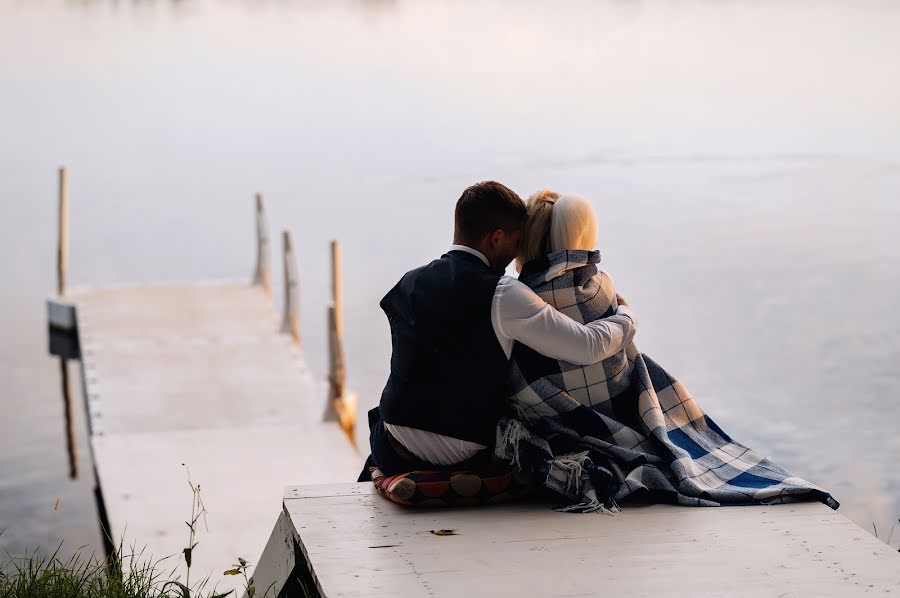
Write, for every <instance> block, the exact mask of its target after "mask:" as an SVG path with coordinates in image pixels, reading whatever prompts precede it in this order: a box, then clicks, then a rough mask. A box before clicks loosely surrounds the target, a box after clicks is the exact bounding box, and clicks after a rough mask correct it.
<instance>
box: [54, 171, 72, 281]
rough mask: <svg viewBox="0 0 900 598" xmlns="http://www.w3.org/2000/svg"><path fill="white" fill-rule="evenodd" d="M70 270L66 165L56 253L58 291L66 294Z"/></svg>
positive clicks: (60, 196) (60, 181)
mask: <svg viewBox="0 0 900 598" xmlns="http://www.w3.org/2000/svg"><path fill="white" fill-rule="evenodd" d="M68 271H69V176H68V172H67V170H66V167H65V166H63V167H61V168H60V169H59V247H58V249H57V253H56V283H57V286H56V292H57V294H58V295H59V296H60V297H64V296H65V294H66V277H67V275H68Z"/></svg>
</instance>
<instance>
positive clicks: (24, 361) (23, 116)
mask: <svg viewBox="0 0 900 598" xmlns="http://www.w3.org/2000/svg"><path fill="white" fill-rule="evenodd" d="M898 30H900V5H898V4H897V3H894V2H852V3H850V2H841V3H838V2H827V1H823V2H816V3H812V2H808V3H799V2H798V3H793V4H791V5H786V3H777V4H776V3H770V2H749V1H747V2H742V1H738V2H729V3H717V2H679V3H666V2H650V1H647V2H621V1H620V2H596V1H591V2H572V3H568V4H566V5H565V6H563V4H562V3H551V2H516V3H503V2H499V1H496V2H460V1H453V2H450V1H446V2H437V1H436V2H416V1H412V0H410V1H408V2H404V1H396V2H391V1H386V0H385V1H375V0H370V1H359V2H336V1H332V2H301V1H297V2H294V1H289V0H283V1H274V0H273V1H263V0H260V1H255V2H250V1H246V2H242V1H238V0H231V1H227V0H223V1H221V2H212V1H209V2H202V1H194V0H182V1H177V2H176V1H173V2H155V1H152V0H144V1H141V2H125V1H118V2H116V1H96V2H93V1H89V0H81V1H76V0H73V1H69V2H59V1H54V0H44V1H41V2H34V1H28V0H18V1H15V0H0V256H2V258H0V264H2V266H0V285H2V287H0V288H2V293H0V330H2V338H3V342H2V343H0V528H6V532H5V533H4V534H3V535H2V537H0V545H2V546H5V547H6V548H8V549H9V550H11V551H13V552H18V551H21V550H23V549H24V548H25V547H26V546H52V545H54V544H55V543H57V542H58V541H59V540H60V539H63V538H64V539H65V540H66V542H67V544H69V545H70V546H77V545H80V544H86V545H89V546H91V547H99V546H100V543H99V534H98V532H97V526H96V523H95V521H96V512H95V507H94V503H93V497H92V494H91V491H92V486H93V481H92V475H91V473H90V467H91V466H90V457H89V454H88V451H87V444H86V439H85V435H84V422H83V416H82V411H81V410H80V409H79V411H78V412H77V414H78V416H79V421H78V425H79V430H78V432H79V449H80V453H81V457H80V458H81V467H82V471H83V472H84V474H85V475H83V476H82V479H81V480H79V481H76V482H71V481H69V480H68V479H67V477H66V475H67V463H66V455H65V450H64V447H65V444H64V439H63V435H62V430H63V421H62V408H61V401H60V395H59V374H58V364H57V362H56V361H55V360H54V359H52V358H50V357H48V356H47V354H46V344H47V339H46V330H45V319H44V318H45V317H44V303H43V302H44V298H45V295H46V294H47V293H48V292H50V291H51V290H52V289H53V288H54V280H55V278H54V277H55V273H54V259H55V258H54V251H55V217H56V215H55V184H56V183H55V169H56V167H57V166H58V165H60V164H67V165H68V166H69V167H70V169H71V182H70V186H71V198H72V214H71V281H72V282H73V283H74V284H102V283H109V282H133V281H137V282H144V281H156V280H160V279H197V278H217V277H228V278H239V277H245V276H249V273H250V271H251V268H252V264H253V259H254V255H253V252H254V232H253V220H252V213H253V212H252V209H253V208H252V195H253V193H254V192H255V191H257V190H261V191H263V192H264V193H265V195H266V198H267V202H268V208H269V215H270V223H271V226H272V229H273V231H277V230H280V229H281V228H285V227H288V228H290V229H291V230H292V231H293V233H294V238H295V243H296V244H297V245H298V247H299V252H300V270H301V278H302V293H303V300H302V305H303V313H302V325H303V332H304V339H305V343H306V347H307V352H308V353H309V359H310V361H311V363H312V365H313V367H314V368H316V369H317V371H319V372H324V368H325V359H324V353H323V352H322V349H323V348H324V343H325V340H324V329H325V323H324V315H325V307H324V306H325V304H326V301H327V297H328V295H327V288H328V287H327V285H328V277H327V263H328V262H327V260H328V246H327V243H328V241H329V240H330V239H332V238H340V239H341V240H342V241H343V244H344V255H345V276H346V280H345V294H346V302H347V305H346V329H347V343H348V347H347V351H348V356H347V357H348V366H349V374H350V383H351V386H352V387H353V388H354V389H356V390H357V391H358V393H359V394H360V396H361V397H362V402H363V407H368V406H370V405H371V404H372V403H374V402H375V401H376V400H377V397H378V395H379V394H380V391H381V386H382V384H383V381H384V379H385V376H386V373H387V364H388V357H389V349H390V347H389V334H388V328H387V322H386V319H385V318H384V316H383V314H382V313H381V312H380V311H379V309H378V300H379V299H380V298H381V296H382V295H383V294H384V292H385V291H386V290H387V289H388V288H389V287H390V286H391V285H392V284H393V283H394V282H395V280H396V279H397V278H398V277H399V276H400V275H401V274H402V273H403V272H404V271H406V270H407V269H409V268H411V267H414V266H417V265H419V264H421V263H423V262H425V261H427V260H429V259H431V258H432V257H435V256H437V255H439V254H440V253H441V252H442V251H443V250H444V249H445V248H446V246H447V245H448V243H449V242H450V231H451V218H452V209H453V203H454V201H455V199H456V197H458V195H459V193H460V191H461V190H462V189H463V188H464V187H465V186H466V185H468V184H470V183H472V182H474V181H477V180H481V179H485V178H495V179H498V180H500V181H503V182H504V183H506V184H508V185H509V186H511V187H512V188H514V189H515V190H517V191H519V192H520V193H521V194H523V195H524V194H527V193H530V192H531V191H534V190H535V189H537V188H540V187H544V186H548V187H551V188H554V189H559V190H562V191H576V192H580V193H582V194H584V195H586V196H587V197H589V198H590V199H591V200H592V201H593V202H594V205H595V206H596V208H597V211H598V214H599V218H600V223H601V241H600V249H601V251H602V253H603V256H604V257H603V259H604V264H605V268H606V269H608V270H609V271H610V272H611V273H612V274H613V275H614V277H615V279H616V283H617V287H618V288H619V290H620V291H621V292H622V293H623V294H624V295H625V296H627V297H628V298H629V299H630V301H631V303H632V304H633V305H634V306H635V308H636V309H637V310H638V312H639V314H640V316H641V328H640V331H639V333H638V334H639V338H640V346H641V347H642V348H643V350H645V351H647V352H648V353H650V354H651V355H653V357H654V358H655V359H656V360H657V361H659V362H660V363H661V364H662V365H664V366H665V367H666V368H667V369H668V370H669V371H671V372H673V373H674V374H676V375H678V376H680V378H681V379H682V380H684V381H685V383H686V384H687V386H688V388H689V389H690V390H691V391H692V393H693V394H694V396H695V397H696V398H697V399H698V401H699V402H700V404H701V405H702V406H703V407H704V408H705V409H706V410H707V412H708V413H709V414H710V415H711V416H712V417H714V418H715V419H717V420H718V422H719V423H720V425H722V426H723V427H724V428H725V429H726V430H727V431H729V432H730V433H731V434H732V436H734V437H735V438H736V439H738V440H740V441H743V442H744V443H746V444H749V445H750V446H752V447H753V448H755V449H756V450H758V451H759V452H761V453H763V454H765V455H768V456H770V457H772V458H773V459H775V460H776V461H777V462H779V463H781V464H782V465H784V466H785V467H787V468H788V469H791V470H792V471H794V472H795V473H796V474H797V475H801V476H803V477H806V478H808V479H810V480H812V481H814V482H816V483H818V484H820V485H822V486H824V487H825V488H827V489H829V490H831V491H832V492H833V493H834V495H835V496H836V497H837V498H838V500H840V501H841V503H842V507H841V512H843V513H845V514H846V515H848V516H849V517H851V518H852V519H853V520H854V521H856V522H857V523H859V524H860V525H862V526H863V527H865V528H866V529H868V530H870V531H871V530H872V528H873V526H872V524H873V522H874V523H875V524H876V525H877V527H878V531H879V535H880V536H881V537H883V538H885V537H886V536H887V531H888V530H889V529H890V527H891V523H892V522H893V521H896V519H897V517H898V516H900V468H898V466H897V462H898V458H900V435H898V430H900V401H898V399H900V396H898V390H897V389H898V388H900V373H898V371H897V364H898V362H900V316H898V312H897V309H896V306H897V304H898V300H900V242H898V240H897V238H896V231H897V230H900V38H898V37H897V35H896V32H897V31H898ZM276 285H277V286H276V288H280V280H278V279H276ZM277 294H278V293H276V296H277ZM73 373H74V369H73ZM299 458H302V457H301V456H298V459H299ZM185 459H186V460H188V459H189V456H186V457H185ZM285 475H286V479H285V483H290V482H297V481H299V480H292V479H290V472H286V474H285ZM201 483H202V481H201ZM185 490H186V489H185ZM173 491H180V489H174V490H173ZM57 499H59V502H58V505H57ZM189 501H190V498H189V496H188V494H187V492H185V505H186V506H187V505H189ZM211 516H214V514H212V515H211ZM898 542H900V533H895V535H894V540H893V541H892V544H894V545H897V544H898Z"/></svg>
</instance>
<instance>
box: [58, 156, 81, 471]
mask: <svg viewBox="0 0 900 598" xmlns="http://www.w3.org/2000/svg"><path fill="white" fill-rule="evenodd" d="M58 209H59V221H58V242H59V245H58V247H57V252H56V294H57V295H58V296H59V298H60V299H62V298H63V297H65V295H66V283H67V278H68V272H69V173H68V170H66V167H65V166H63V167H61V168H60V169H59V207H58ZM67 311H68V310H67ZM59 373H60V384H61V387H62V388H61V390H62V399H63V419H64V420H65V426H66V429H65V435H66V452H67V453H68V456H69V478H71V479H73V480H76V479H78V448H77V444H76V442H75V425H74V422H75V419H74V417H73V416H72V389H71V386H70V383H69V363H68V360H67V359H66V357H65V355H64V354H61V355H60V358H59Z"/></svg>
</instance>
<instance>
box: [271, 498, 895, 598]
mask: <svg viewBox="0 0 900 598" xmlns="http://www.w3.org/2000/svg"><path fill="white" fill-rule="evenodd" d="M438 529H450V530H453V531H454V535H449V536H438V535H434V534H432V533H430V531H431V530H438ZM306 570H309V571H311V574H312V575H311V576H312V579H313V580H314V583H315V584H316V586H317V589H318V591H319V593H320V595H321V596H327V597H328V598H338V597H342V598H344V597H346V598H349V597H353V598H362V597H366V598H368V597H375V596H377V597H379V598H387V597H391V596H396V597H398V598H399V597H401V596H403V597H407V596H437V597H452V596H473V597H474V596H491V597H506V596H508V597H510V598H524V597H530V596H621V597H633V596H648V597H658V596H684V597H691V598H694V597H698V596H702V597H706V596H732V597H753V598H763V597H765V598H768V597H770V596H782V597H785V598H788V597H793V598H807V597H810V596H815V597H834V598H846V597H852V596H896V595H898V594H900V555H898V554H897V552H896V551H895V550H894V549H892V548H891V547H889V546H887V545H886V544H884V543H882V542H881V541H880V540H877V539H876V538H874V537H873V536H872V535H870V534H869V533H867V532H865V531H864V530H862V529H861V528H860V527H858V526H857V525H855V524H854V523H852V522H851V521H850V520H848V519H847V518H846V517H844V516H843V515H840V514H839V513H837V512H835V511H833V510H832V509H831V508H829V507H827V506H825V505H824V504H822V503H818V502H810V503H796V504H784V505H771V506H750V507H682V506H673V505H649V506H635V505H630V506H628V505H626V506H625V507H624V508H623V511H622V512H621V513H618V514H617V515H615V516H607V515H602V514H576V513H559V512H556V511H553V510H551V509H550V508H549V505H546V504H535V503H512V504H507V505H495V506H486V507H470V508H461V509H436V510H429V509H418V510H416V509H409V508H406V507H401V506H399V505H396V504H393V503H391V502H388V501H387V500H385V499H383V498H382V497H380V496H378V495H377V494H376V493H375V491H374V488H373V487H372V485H371V484H337V485H319V486H299V487H290V488H287V489H286V491H285V496H284V510H283V513H282V518H281V519H280V520H279V522H278V524H277V525H276V527H275V531H274V533H273V535H272V537H271V538H270V540H269V543H268V545H267V546H266V551H265V553H264V555H263V558H262V560H261V561H260V565H259V568H258V569H257V572H256V583H257V586H258V587H260V588H267V587H269V586H272V588H273V589H274V590H276V592H275V593H272V594H270V595H273V596H274V595H276V593H277V591H281V590H282V589H284V585H285V583H286V582H287V581H288V580H290V579H291V577H292V576H297V575H298V572H299V573H303V572H305V571H306ZM282 595H286V596H292V595H299V594H296V593H295V594H290V593H289V592H288V591H285V592H284V594H282Z"/></svg>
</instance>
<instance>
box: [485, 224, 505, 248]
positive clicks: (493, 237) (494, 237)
mask: <svg viewBox="0 0 900 598" xmlns="http://www.w3.org/2000/svg"><path fill="white" fill-rule="evenodd" d="M503 235H504V233H503V229H502V228H498V229H497V230H495V231H493V232H491V234H490V236H489V237H488V241H489V242H490V244H491V248H492V249H497V248H498V247H500V246H501V245H502V244H503Z"/></svg>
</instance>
